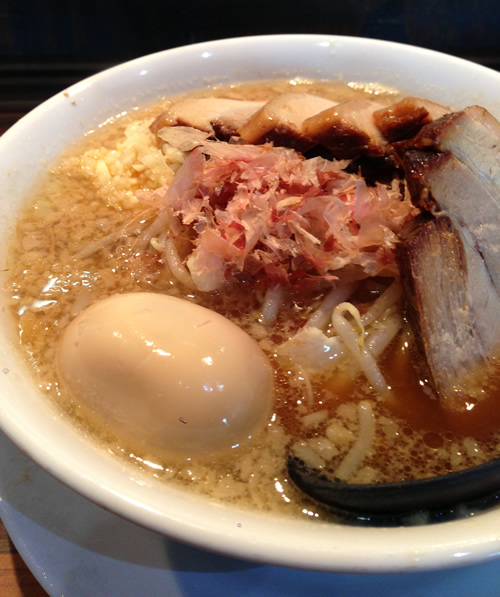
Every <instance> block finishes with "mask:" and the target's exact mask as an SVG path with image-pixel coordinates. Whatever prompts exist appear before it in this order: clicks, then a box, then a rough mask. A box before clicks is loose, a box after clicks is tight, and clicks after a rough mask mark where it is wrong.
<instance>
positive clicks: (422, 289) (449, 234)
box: [398, 216, 500, 409]
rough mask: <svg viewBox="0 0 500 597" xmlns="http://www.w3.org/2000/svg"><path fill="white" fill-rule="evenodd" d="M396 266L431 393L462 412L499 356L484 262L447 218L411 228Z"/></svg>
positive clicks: (497, 323)
mask: <svg viewBox="0 0 500 597" xmlns="http://www.w3.org/2000/svg"><path fill="white" fill-rule="evenodd" d="M398 262H399V266H400V271H401V273H402V280H403V284H404V286H405V288H406V292H407V297H408V298H409V307H410V317H411V320H412V323H413V326H414V330H415V331H416V335H417V340H418V341H419V343H420V347H421V350H422V352H423V353H424V355H425V358H426V362H427V366H428V372H426V373H428V374H429V376H430V381H431V383H432V386H433V389H434V391H435V392H436V393H437V395H438V396H439V398H440V399H442V400H444V401H446V404H447V405H448V406H450V407H451V408H454V409H463V408H465V401H466V400H467V397H470V398H472V399H474V398H480V395H481V393H480V391H479V388H478V387H476V386H477V382H478V381H483V380H482V379H481V380H478V377H481V374H482V373H484V368H485V367H486V368H487V367H488V366H489V365H490V363H491V362H492V359H493V358H494V357H495V356H498V354H499V351H500V299H499V297H498V295H497V293H496V291H495V289H494V288H493V286H492V284H491V279H490V276H489V274H488V272H487V270H486V268H485V266H484V262H483V260H482V258H481V256H480V254H479V253H478V252H477V251H476V250H475V249H474V247H473V246H472V245H471V244H470V240H469V239H468V238H467V237H466V235H465V234H464V233H463V232H462V231H460V229H459V228H457V227H455V226H454V224H453V222H452V219H451V218H449V217H448V216H439V217H437V218H432V219H431V220H428V221H426V222H423V223H419V224H418V225H416V226H415V224H413V225H412V227H411V229H410V230H408V231H407V232H406V234H405V235H403V238H402V242H401V244H400V245H399V246H398Z"/></svg>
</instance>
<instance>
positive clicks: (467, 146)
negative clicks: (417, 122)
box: [413, 106, 500, 201]
mask: <svg viewBox="0 0 500 597" xmlns="http://www.w3.org/2000/svg"><path fill="white" fill-rule="evenodd" d="M413 147H415V148H416V149H429V148H431V149H437V150H438V151H451V152H452V153H453V155H454V156H455V157H456V158H457V159H458V160H460V161H461V162H463V163H464V164H466V165H467V166H468V167H469V168H470V169H471V170H472V171H473V172H474V173H475V174H476V175H477V176H478V177H479V178H480V179H481V182H482V183H483V184H484V185H485V186H486V187H488V189H489V190H490V192H491V194H493V195H495V196H496V197H497V201H499V199H498V198H499V197H500V122H499V121H498V120H497V119H496V118H495V117H494V116H493V115H492V114H490V113H489V112H488V111H487V110H486V109H485V108H481V107H480V106H470V107H469V108H465V110H462V111H461V112H454V113H452V114H449V115H447V116H444V117H443V118H440V119H438V120H436V121H435V122H433V123H431V124H430V125H427V126H425V127H424V128H423V129H422V130H421V131H420V132H419V134H418V135H417V136H416V137H415V139H414V140H413Z"/></svg>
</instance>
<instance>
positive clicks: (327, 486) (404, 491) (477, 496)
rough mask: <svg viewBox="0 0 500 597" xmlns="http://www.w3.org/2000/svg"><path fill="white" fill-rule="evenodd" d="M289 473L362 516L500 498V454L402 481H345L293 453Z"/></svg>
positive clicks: (325, 500)
mask: <svg viewBox="0 0 500 597" xmlns="http://www.w3.org/2000/svg"><path fill="white" fill-rule="evenodd" d="M288 473H289V476H290V479H291V480H292V481H293V482H294V483H295V485H296V486H297V487H298V488H299V489H300V490H301V491H302V492H304V493H305V494H306V495H308V496H309V497H311V498H313V499H314V500H316V501H317V502H320V503H322V504H325V505H327V506H330V507H332V508H335V509H336V510H342V511H345V512H347V513H351V514H354V515H357V516H381V515H382V516H387V517H393V516H396V517H401V515H409V514H411V513H413V512H420V511H429V512H434V513H435V512H445V511H447V510H449V509H450V508H454V507H457V506H460V505H470V504H474V505H478V504H485V505H488V504H490V503H492V502H493V501H497V500H498V498H499V497H500V459H495V460H492V461H490V462H487V463H486V464H481V465H478V466H475V467H471V468H468V469H465V470H463V471H459V472H456V473H449V474H447V475H440V476H436V477H430V478H428V479H419V480H415V481H401V482H397V483H373V484H363V485H361V484H350V483H344V482H342V481H339V480H335V479H331V478H327V477H326V476H325V475H324V474H322V473H321V471H319V470H317V469H314V468H311V467H309V466H307V465H306V464H304V462H303V461H302V460H300V459H298V458H296V457H294V456H290V457H289V459H288Z"/></svg>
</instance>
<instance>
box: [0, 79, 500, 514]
mask: <svg viewBox="0 0 500 597" xmlns="http://www.w3.org/2000/svg"><path fill="white" fill-rule="evenodd" d="M294 89H295V90H297V91H307V92H309V93H318V94H321V95H323V96H325V97H329V98H331V99H337V100H340V99H345V98H348V97H353V96H359V95H360V94H365V91H366V90H363V89H362V90H360V89H357V88H354V87H350V86H348V85H345V84H340V83H334V84H323V83H314V82H309V81H302V82H301V81H295V82H293V84H291V83H289V82H272V83H269V84H267V85H263V84H262V83H258V84H257V83H256V84H244V85H232V86H228V87H221V88H217V89H210V90H208V89H205V90H200V91H199V92H197V93H199V94H200V95H221V96H224V97H235V98H239V97H245V98H246V99H259V100H266V99H269V98H270V97H272V96H273V95H275V94H276V93H278V92H283V91H284V90H287V91H289V90H294ZM368 91H371V92H373V91H376V92H377V93H378V92H379V91H380V90H379V89H377V88H375V87H372V88H371V89H368ZM170 101H171V100H170V99H164V100H162V101H160V102H158V103H156V104H155V105H150V106H146V107H143V108H141V109H137V110H133V111H131V113H129V114H128V115H126V116H124V117H122V118H120V119H117V120H116V121H109V122H107V123H106V124H105V125H103V126H102V127H99V128H98V129H97V130H96V131H92V132H91V133H89V134H88V135H87V136H86V138H85V139H83V140H81V141H79V142H78V143H77V144H75V146H74V147H71V148H69V149H68V151H67V153H65V154H64V156H62V157H61V158H60V159H59V160H58V161H57V162H56V163H55V164H53V166H52V167H51V169H50V171H49V172H48V173H47V176H46V178H45V180H43V181H40V183H39V184H38V185H37V187H36V189H34V191H33V193H32V195H31V196H30V198H29V201H28V203H27V205H26V208H25V210H24V211H23V213H22V215H21V217H20V219H19V224H18V228H17V238H16V239H15V241H14V243H13V245H12V248H11V251H10V264H9V267H10V270H11V276H10V283H9V292H10V295H11V297H12V312H13V314H14V317H15V318H16V320H17V321H18V325H19V331H20V340H21V346H22V349H23V350H24V351H25V352H26V354H27V357H28V358H29V360H30V361H31V363H32V365H33V370H34V372H35V375H36V379H37V383H38V384H39V386H40V387H41V388H42V389H43V390H44V391H46V392H47V393H48V394H49V395H50V397H51V398H52V399H53V400H54V401H55V402H56V403H57V404H58V405H59V407H60V408H61V411H62V412H63V413H65V415H66V416H68V417H70V418H71V419H72V421H73V422H74V423H75V424H77V425H78V426H79V427H80V428H81V430H82V433H85V434H86V435H88V436H89V437H92V438H95V440H96V441H98V442H100V443H102V445H103V447H106V448H107V449H108V450H110V451H112V452H114V453H115V454H117V455H118V456H120V457H123V458H126V459H127V460H131V461H133V462H134V463H136V464H137V465H138V466H141V467H142V468H144V469H147V470H149V471H150V472H151V474H152V475H154V476H155V477H158V478H161V479H163V478H164V479H168V480H170V481H177V482H179V483H182V484H183V485H187V486H189V487H190V488H191V489H192V490H195V491H198V492H201V493H203V494H206V495H209V496H210V497H212V498H214V499H219V500H224V501H228V502H231V503H235V504H238V505H239V506H242V507H252V508H254V509H255V508H257V509H260V510H269V511H274V512H283V513H290V514H293V515H303V516H307V517H313V518H324V517H328V516H332V515H331V513H328V512H327V511H326V510H325V509H323V508H320V507H318V506H317V505H313V504H312V503H311V502H310V501H309V500H307V499H306V498H304V497H303V496H301V495H299V492H297V491H296V490H295V489H294V487H293V486H292V485H291V484H290V483H288V481H287V477H286V472H285V459H286V455H287V453H288V451H289V450H290V448H291V447H292V446H294V445H297V444H300V445H302V446H303V447H305V449H307V450H309V451H312V453H316V454H318V455H320V456H321V457H324V456H325V454H324V448H322V446H323V444H324V442H323V439H324V437H325V433H326V429H327V427H328V425H329V424H330V423H331V421H332V420H337V421H338V422H339V424H340V425H341V426H342V428H343V429H344V430H346V432H347V433H345V434H344V435H345V436H346V437H349V434H350V435H351V436H352V437H355V436H356V433H357V429H358V419H357V410H356V408H357V406H356V405H357V403H358V402H359V401H360V400H362V399H365V400H366V399H368V400H370V401H371V403H372V404H373V407H374V409H375V415H376V420H377V430H376V437H375V444H374V447H373V450H372V451H371V453H370V454H369V455H368V457H367V459H366V461H365V465H364V466H363V469H362V471H361V477H360V478H359V479H358V480H365V481H393V480H399V479H403V478H413V477H419V476H430V475H432V474H439V473H444V472H448V471H450V470H459V469H461V468H464V467H466V466H471V465H474V464H478V463H480V462H483V461H484V460H487V459H489V458H491V457H492V456H495V455H496V454H497V452H498V450H497V448H498V445H499V443H500V441H499V437H498V435H497V434H495V433H494V429H500V420H499V419H500V417H499V416H498V415H495V416H494V417H491V416H490V419H489V420H490V421H492V423H491V425H490V427H489V428H488V429H485V428H484V427H483V426H482V424H481V422H480V421H475V419H474V417H471V416H470V414H469V413H467V414H469V416H468V418H467V417H466V416H465V415H463V414H459V415H454V416H449V417H447V416H445V415H443V413H442V410H441V409H440V408H439V404H437V402H436V401H431V400H429V399H428V397H427V395H426V394H425V393H424V392H423V391H422V390H421V389H419V380H418V378H417V377H416V374H414V373H413V372H412V369H411V365H410V349H409V348H408V347H407V345H406V344H405V342H406V341H409V342H410V344H411V338H408V337H403V336H401V337H400V338H398V339H397V340H396V342H395V343H394V345H393V347H392V349H390V354H389V355H387V356H385V357H384V364H383V366H384V372H385V374H386V376H387V378H388V380H389V383H391V385H393V386H394V387H396V388H398V395H400V396H406V399H407V402H406V404H407V406H406V407H402V406H401V404H400V403H399V402H398V404H381V403H380V402H378V401H377V400H376V399H374V396H373V394H372V393H371V392H370V388H368V387H366V385H365V384H363V383H362V382H359V380H358V381H357V382H356V383H353V382H350V381H346V380H343V379H342V378H341V376H330V377H327V378H325V379H320V380H318V381H317V382H316V381H315V382H314V383H313V384H312V386H311V387H310V386H309V385H308V380H307V378H306V377H305V376H304V375H303V374H302V372H300V371H299V370H295V369H294V368H290V369H283V366H282V365H280V364H279V363H278V361H277V359H275V356H274V355H275V349H276V347H277V346H278V345H279V344H280V343H281V342H282V341H283V340H285V339H286V338H288V337H289V336H290V335H291V334H292V333H293V332H295V331H296V330H297V329H298V328H299V327H300V326H301V325H302V324H303V322H304V321H305V319H306V318H307V315H308V314H309V313H310V312H311V310H312V309H313V308H314V306H315V305H317V304H318V303H319V301H320V299H321V297H322V295H321V293H318V292H317V293H316V295H314V293H313V294H312V296H311V297H304V296H300V295H294V294H292V295H291V296H289V297H288V299H287V302H286V305H284V306H283V308H282V310H281V312H280V313H279V316H278V320H277V323H276V325H275V326H274V328H273V329H272V330H270V331H269V330H266V329H265V328H264V326H263V325H262V324H261V322H260V317H261V308H260V302H259V298H260V294H261V292H262V290H261V289H259V288H256V287H254V286H253V285H252V284H251V283H250V281H249V280H246V279H245V278H239V279H232V280H229V281H228V282H227V287H226V288H223V289H222V290H221V291H216V292H211V293H205V294H203V293H196V294H195V293H192V292H191V291H186V290H185V289H182V288H180V287H179V285H178V284H177V283H175V282H174V280H173V279H172V277H171V276H170V275H169V273H168V271H167V269H166V268H164V267H163V264H162V263H161V262H160V261H159V259H158V257H157V256H156V255H155V253H154V251H152V250H151V251H148V252H144V251H138V250H137V249H136V248H135V246H134V245H135V240H136V235H137V232H138V231H140V230H142V229H144V228H145V227H146V226H147V224H148V223H149V222H150V221H151V220H152V218H153V217H154V210H153V209H152V208H150V207H148V206H147V205H144V204H140V203H133V202H132V203H126V202H125V203H124V204H119V203H116V202H113V201H112V200H111V199H110V200H109V201H108V200H107V198H106V192H107V191H106V188H105V187H104V189H100V190H99V192H98V191H96V187H95V185H94V183H93V182H92V178H91V177H89V175H88V172H87V171H86V168H85V166H84V165H82V162H81V160H80V156H81V155H82V153H83V152H88V151H91V150H93V149H95V151H101V150H102V149H103V148H104V149H109V150H112V149H113V148H114V147H115V145H116V143H117V141H119V140H120V139H122V137H123V134H124V131H125V128H126V126H127V125H128V124H130V123H131V122H135V121H138V120H149V121H150V120H152V119H153V118H154V117H155V116H157V115H158V114H159V113H160V112H161V111H163V110H164V109H165V107H166V106H167V105H168V103H169V102H170ZM148 184H150V181H149V180H148V179H147V177H146V176H145V175H144V173H142V172H140V171H138V172H137V173H136V176H135V178H134V181H133V184H132V182H131V189H132V191H133V192H132V191H131V193H130V194H131V196H132V195H133V194H135V192H137V190H147V189H148V188H149V187H148ZM153 188H154V187H153ZM117 231H119V232H118V233H117ZM101 239H108V241H106V243H105V246H103V248H101V249H100V250H97V251H95V252H91V254H89V255H87V253H89V252H90V251H89V247H92V246H93V244H94V243H96V242H99V241H100V240H101ZM78 255H83V256H84V257H83V258H81V259H77V258H76V256H78ZM132 291H148V292H161V293H167V294H170V295H173V296H178V297H182V298H185V299H187V300H190V301H193V302H196V303H198V304H201V305H203V306H206V307H208V308H211V309H214V310H215V311H218V312H219V313H222V314H223V315H226V316H227V317H229V318H230V319H232V320H233V321H235V322H236V323H237V324H239V325H240V326H241V327H242V328H243V329H245V330H246V331H247V332H248V333H249V334H250V335H252V336H253V337H255V338H256V339H257V340H258V341H260V343H261V346H262V348H263V349H264V350H265V351H266V353H267V354H268V356H269V357H270V359H271V362H272V364H273V365H274V367H275V383H276V405H275V412H274V414H273V417H272V419H271V420H270V421H269V424H268V426H267V427H266V428H265V429H264V430H263V431H262V432H261V433H259V434H257V435H256V436H255V437H254V438H253V439H252V441H250V442H247V443H246V444H243V445H242V446H241V447H239V448H237V449H234V450H232V451H231V452H229V453H228V452H226V453H224V454H221V457H220V459H218V458H215V457H214V456H210V457H209V458H206V459H205V458H203V457H197V458H196V459H194V458H193V459H180V458H179V457H175V456H172V455H170V454H162V453H158V454H157V453H155V454H149V453H144V452H143V451H141V449H140V448H138V447H137V445H136V444H134V441H133V440H132V439H130V438H123V437H121V438H116V437H114V436H113V435H112V434H111V433H110V432H109V430H108V429H107V428H106V426H105V423H103V422H102V421H101V420H100V419H99V418H98V417H96V416H95V415H94V413H92V412H90V411H89V410H88V409H86V408H85V407H84V406H83V405H81V404H78V403H76V402H75V401H73V400H72V398H71V397H70V396H66V395H64V394H63V393H62V392H61V391H60V388H59V384H58V380H57V374H56V371H55V368H54V363H55V355H56V350H57V343H58V341H59V338H60V336H61V334H62V332H63V330H64V328H65V327H66V326H67V325H68V323H69V322H70V321H71V320H72V319H73V318H74V317H75V316H76V315H77V314H78V312H80V311H81V310H82V309H83V308H85V307H86V306H88V305H90V304H92V303H94V302H96V301H98V300H100V299H102V298H104V297H107V296H110V295H112V294H116V293H124V292H132ZM309 299H310V300H309ZM358 304H359V307H360V309H362V308H363V297H362V296H358ZM402 370H404V371H406V372H407V375H405V376H404V380H402V379H401V378H402V377H403V376H402V375H401V374H400V373H401V371H402ZM398 372H399V374H398ZM490 402H491V401H490ZM420 404H424V405H425V407H424V409H423V410H424V412H425V413H426V416H425V417H422V416H419V415H415V412H416V413H418V412H420V409H419V405H420ZM408 405H409V406H408ZM416 405H417V406H416ZM481 408H482V409H483V410H485V409H486V410H487V409H488V408H489V409H490V411H491V412H492V413H493V410H492V409H491V408H490V407H488V406H486V407H481ZM478 410H479V409H478ZM478 410H476V412H478ZM325 413H326V414H325ZM312 415H314V416H312ZM316 415H317V416H316ZM436 419H439V420H440V427H439V428H436V427H435V425H433V423H432V422H433V421H435V420H436ZM464 438H466V440H465V442H464V441H463V440H464ZM322 442H323V443H322ZM335 447H336V454H334V455H333V456H332V460H331V464H329V465H328V466H327V469H328V468H331V469H332V470H334V468H335V465H336V464H338V462H339V460H341V459H342V457H343V456H344V455H345V454H346V453H347V451H348V449H349V443H348V441H347V440H346V443H345V444H342V442H339V443H338V445H336V446H335ZM322 450H323V451H322ZM381 463H383V464H382V466H380V464H381Z"/></svg>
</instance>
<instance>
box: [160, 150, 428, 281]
mask: <svg viewBox="0 0 500 597" xmlns="http://www.w3.org/2000/svg"><path fill="white" fill-rule="evenodd" d="M348 164H349V162H348V161H345V160H343V161H339V160H327V159H324V158H321V157H314V158H311V159H305V158H304V156H302V155H301V154H300V153H298V152H296V151H295V150H293V149H288V148H283V147H274V146H272V145H268V144H267V145H259V146H255V145H238V144H230V143H225V142H219V141H204V142H202V143H201V145H200V146H199V147H196V148H195V149H194V150H193V151H191V153H190V154H189V155H188V157H187V158H186V159H185V161H184V163H183V165H182V166H181V168H180V169H179V171H178V172H177V174H176V176H175V178H174V180H173V182H172V184H171V185H170V186H169V187H165V188H162V189H158V190H157V191H155V192H154V194H153V196H154V197H155V198H156V200H157V201H159V204H160V207H161V210H169V211H171V213H172V214H173V216H174V218H176V219H178V221H179V222H180V223H182V226H181V227H177V226H176V227H174V228H172V231H171V234H176V235H177V236H182V237H183V238H184V239H185V238H189V239H190V243H191V244H190V247H191V250H190V252H188V255H187V258H186V265H187V267H188V269H189V272H190V274H191V276H192V279H193V281H194V283H195V285H196V286H197V287H198V289H199V290H202V291H211V290H216V289H217V288H219V287H220V286H221V285H222V284H223V283H224V280H225V279H226V277H227V274H228V273H229V272H230V271H232V272H236V273H238V272H245V273H248V274H250V275H252V276H256V277H260V278H264V279H265V280H266V281H267V285H268V286H271V285H276V284H283V283H285V284H291V285H297V284H303V283H304V282H306V281H307V280H311V279H318V278H323V279H328V280H335V279H337V278H338V277H339V276H343V277H345V278H351V279H352V278H357V279H361V278H364V277H367V276H376V275H388V276H391V275H396V273H397V266H396V262H395V256H394V247H395V244H396V242H397V235H398V232H399V231H400V229H401V228H402V226H403V225H404V223H405V222H406V221H407V220H408V219H410V218H412V217H414V216H415V215H416V212H418V210H416V208H415V207H413V205H412V204H411V202H410V200H409V198H408V197H407V196H406V195H405V194H404V193H403V192H402V191H401V185H400V181H399V180H397V179H395V180H394V181H393V182H392V184H390V185H382V184H377V185H376V186H368V185H367V184H366V182H365V180H364V179H363V178H362V177H361V176H359V175H356V174H352V173H348V172H346V171H344V169H343V168H345V167H346V166H347V165H348Z"/></svg>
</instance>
